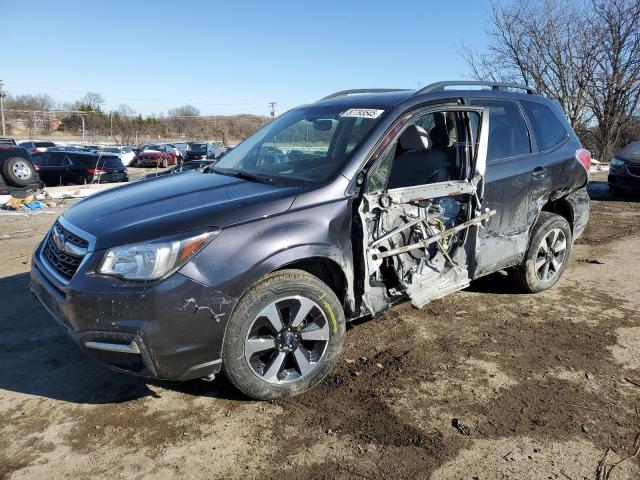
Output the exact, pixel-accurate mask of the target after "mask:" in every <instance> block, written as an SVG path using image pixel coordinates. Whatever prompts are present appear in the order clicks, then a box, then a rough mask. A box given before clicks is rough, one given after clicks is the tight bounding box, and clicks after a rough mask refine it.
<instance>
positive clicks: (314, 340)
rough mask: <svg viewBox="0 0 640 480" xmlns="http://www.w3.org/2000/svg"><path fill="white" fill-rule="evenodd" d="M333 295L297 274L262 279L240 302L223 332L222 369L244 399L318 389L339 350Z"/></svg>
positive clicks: (341, 322)
mask: <svg viewBox="0 0 640 480" xmlns="http://www.w3.org/2000/svg"><path fill="white" fill-rule="evenodd" d="M344 333H345V319H344V312H343V310H342V306H341V305H340V302H339V301H338V298H337V297H336V295H335V293H334V292H333V291H332V290H331V288H329V287H328V286H327V285H326V284H325V283H324V282H322V281H320V280H319V279H318V278H316V277H314V276H313V275H310V274H308V273H306V272H303V271H300V270H281V271H278V272H274V273H272V274H269V275H267V276H266V277H264V278H263V279H262V280H260V281H259V282H258V283H256V284H255V285H254V286H253V287H251V289H249V291H248V292H247V293H246V294H245V295H244V296H243V297H242V298H241V299H240V301H239V302H238V305H237V306H236V308H235V310H234V312H233V314H232V316H231V318H230V319H229V323H228V324H227V329H226V332H225V339H224V350H223V355H222V360H223V366H224V370H225V373H226V374H227V377H228V378H229V379H230V380H231V382H232V383H233V384H234V385H235V386H236V387H237V388H238V389H239V390H240V391H241V392H243V393H244V394H246V395H248V396H250V397H253V398H256V399H259V400H270V399H274V398H281V397H287V396H291V395H296V394H299V393H302V392H304V391H306V390H308V389H310V388H312V387H313V386H315V385H317V384H318V383H320V382H321V381H322V380H323V379H324V378H325V377H326V376H327V374H328V373H329V372H330V371H331V369H332V368H333V366H334V365H335V363H336V361H337V359H338V356H339V354H340V352H341V350H342V343H343V340H344Z"/></svg>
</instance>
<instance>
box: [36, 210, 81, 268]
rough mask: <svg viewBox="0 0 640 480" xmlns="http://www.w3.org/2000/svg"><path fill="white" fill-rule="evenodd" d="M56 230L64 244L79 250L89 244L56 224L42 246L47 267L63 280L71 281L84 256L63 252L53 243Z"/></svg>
mask: <svg viewBox="0 0 640 480" xmlns="http://www.w3.org/2000/svg"><path fill="white" fill-rule="evenodd" d="M55 230H57V231H58V232H59V233H61V234H62V235H63V238H64V242H65V243H68V244H72V245H75V246H76V247H79V248H80V249H85V250H86V248H87V247H88V246H89V242H88V241H87V240H85V239H84V238H81V237H79V236H77V235H75V234H73V233H71V232H70V231H69V230H67V229H66V228H64V227H63V226H62V225H60V223H59V222H56V223H55V225H54V226H53V228H52V229H51V233H50V234H49V238H48V239H47V242H46V244H45V245H44V246H43V250H42V253H43V256H44V258H45V259H46V260H47V262H48V263H49V265H50V266H51V267H52V268H53V269H54V270H55V271H56V272H57V273H58V274H59V275H60V276H62V277H63V278H65V279H67V280H71V277H73V275H74V274H75V273H76V271H77V270H78V267H79V266H80V263H81V262H82V259H83V258H84V255H75V254H72V253H70V252H68V251H65V250H63V249H62V248H60V247H59V246H58V245H56V242H55V241H54V238H53V237H54V232H55Z"/></svg>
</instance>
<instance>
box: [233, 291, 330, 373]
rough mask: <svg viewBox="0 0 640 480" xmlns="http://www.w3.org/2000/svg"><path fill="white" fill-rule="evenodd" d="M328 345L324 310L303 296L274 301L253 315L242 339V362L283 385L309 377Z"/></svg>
mask: <svg viewBox="0 0 640 480" xmlns="http://www.w3.org/2000/svg"><path fill="white" fill-rule="evenodd" d="M328 344H329V322H328V321H327V317H326V315H325V313H324V311H323V310H322V309H321V308H320V307H319V306H318V304H317V303H315V302H314V301H313V300H310V299H308V298H306V297H302V296H292V297H285V298H280V299H278V300H274V301H273V302H271V303H270V304H269V305H267V306H266V307H265V308H263V309H262V311H261V312H260V313H259V314H258V315H257V316H256V318H255V319H254V320H253V322H252V324H251V327H250V328H249V331H248V333H247V337H246V338H245V348H244V351H245V359H246V360H247V363H248V364H249V367H250V368H251V370H252V371H253V373H254V374H255V375H256V376H257V377H258V378H260V379H261V380H264V381H266V382H269V383H273V384H283V383H289V382H293V381H296V380H299V379H301V378H303V377H306V376H307V375H309V373H310V372H311V371H312V370H313V369H314V368H315V367H316V366H317V365H318V363H319V362H320V360H321V359H322V357H323V356H324V354H325V352H326V350H327V345H328Z"/></svg>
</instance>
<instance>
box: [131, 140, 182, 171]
mask: <svg viewBox="0 0 640 480" xmlns="http://www.w3.org/2000/svg"><path fill="white" fill-rule="evenodd" d="M177 163H178V156H177V155H176V152H175V149H174V147H173V145H171V144H167V143H163V144H157V145H146V146H145V148H144V150H142V151H141V152H140V153H139V154H138V158H137V160H136V165H137V166H140V167H168V166H169V165H176V164H177Z"/></svg>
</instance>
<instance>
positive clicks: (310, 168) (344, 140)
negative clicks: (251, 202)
mask: <svg viewBox="0 0 640 480" xmlns="http://www.w3.org/2000/svg"><path fill="white" fill-rule="evenodd" d="M383 113H384V112H383V110H375V109H369V108H363V109H361V108H357V109H355V108H345V107H340V106H334V107H305V108H300V109H296V110H291V111H289V112H287V113H285V114H284V115H282V116H281V117H278V118H277V119H276V120H274V121H273V122H271V123H270V124H268V125H267V126H265V127H264V128H262V129H261V130H259V131H258V132H257V133H255V134H254V135H252V136H251V137H249V138H248V139H247V140H246V141H244V142H243V143H241V144H240V145H238V146H237V147H236V148H234V149H233V150H231V151H230V152H229V153H227V155H225V156H224V157H223V158H222V159H220V161H219V162H218V163H217V164H216V166H215V168H214V169H213V170H214V171H215V172H216V173H221V174H230V175H233V174H239V173H244V174H249V175H251V176H255V177H264V178H265V179H267V180H277V179H282V180H293V181H300V182H304V183H320V182H322V181H325V180H327V179H329V178H330V177H331V176H333V175H334V174H335V173H336V172H337V171H338V170H339V169H340V167H342V166H343V165H344V163H345V161H346V160H348V159H349V157H350V156H351V154H352V153H353V151H354V150H355V149H356V148H357V147H358V145H360V143H362V141H363V140H364V138H365V137H366V136H367V134H368V133H369V131H370V130H371V129H372V128H373V127H374V126H375V125H376V124H377V123H378V122H379V121H380V119H381V118H382V114H383Z"/></svg>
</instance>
